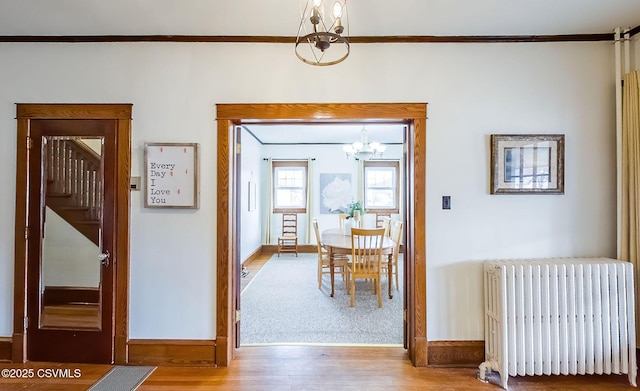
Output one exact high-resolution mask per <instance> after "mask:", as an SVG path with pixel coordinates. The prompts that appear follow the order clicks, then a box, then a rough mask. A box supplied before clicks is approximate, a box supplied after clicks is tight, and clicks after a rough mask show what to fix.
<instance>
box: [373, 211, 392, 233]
mask: <svg viewBox="0 0 640 391" xmlns="http://www.w3.org/2000/svg"><path fill="white" fill-rule="evenodd" d="M390 224H391V215H388V214H387V215H385V214H376V228H384V236H389V227H390Z"/></svg>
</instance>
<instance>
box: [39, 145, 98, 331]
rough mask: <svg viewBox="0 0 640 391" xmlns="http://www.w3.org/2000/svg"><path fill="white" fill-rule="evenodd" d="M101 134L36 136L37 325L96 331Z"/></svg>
mask: <svg viewBox="0 0 640 391" xmlns="http://www.w3.org/2000/svg"><path fill="white" fill-rule="evenodd" d="M102 145H103V138H101V137H100V138H81V137H61V136H45V137H43V138H42V182H41V183H42V187H43V189H42V192H41V194H42V198H41V204H42V223H43V229H42V242H41V246H42V256H41V270H42V275H41V279H40V293H41V300H40V303H41V306H40V309H41V314H40V327H41V328H63V329H92V330H99V329H101V324H102V322H101V312H102V311H101V310H100V305H101V300H100V298H101V294H100V293H101V292H100V289H101V284H100V281H101V270H102V267H101V261H100V255H101V253H102V251H101V236H102V235H101V234H102V205H103V187H102V184H103V171H102V167H103V165H102Z"/></svg>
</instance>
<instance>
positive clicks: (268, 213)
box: [235, 121, 407, 347]
mask: <svg viewBox="0 0 640 391" xmlns="http://www.w3.org/2000/svg"><path fill="white" fill-rule="evenodd" d="M236 131H237V132H239V134H240V137H239V139H237V144H238V145H236V150H238V151H240V152H239V155H240V161H239V163H238V167H237V170H236V178H235V180H236V183H240V184H242V185H241V186H239V187H238V191H239V192H240V193H241V197H240V198H239V202H240V207H239V208H238V213H239V218H238V224H239V226H240V227H239V230H240V232H241V234H240V235H239V238H240V244H239V249H240V251H239V258H240V259H239V262H245V261H246V260H247V258H248V257H252V259H251V261H250V262H245V263H244V264H243V265H242V266H243V273H242V275H241V293H240V299H241V300H240V301H241V303H240V306H239V308H240V311H241V319H242V322H241V327H240V334H241V335H240V346H241V347H246V346H256V345H264V344H328V345H345V346H348V345H367V346H396V347H402V346H405V341H404V337H405V335H404V334H405V333H404V324H403V310H404V308H403V301H404V285H405V284H404V279H403V277H404V273H403V271H404V267H403V263H402V261H403V256H402V254H398V255H399V256H398V258H399V261H400V262H393V261H392V268H391V270H390V271H391V274H392V275H393V276H395V278H391V287H390V292H391V294H390V295H388V294H387V292H388V289H387V288H388V283H389V282H388V278H387V274H388V273H387V269H386V260H387V255H386V254H385V256H384V259H385V263H384V265H383V277H382V279H381V280H382V286H383V289H381V291H382V293H383V294H382V305H381V307H378V303H377V296H376V295H375V294H372V292H373V290H372V286H367V281H364V280H358V281H357V283H356V289H355V296H356V298H355V303H354V306H353V307H350V295H349V292H348V291H347V289H346V287H347V284H346V280H345V278H344V275H342V274H341V273H338V272H339V270H336V277H335V278H334V285H335V295H333V296H331V278H330V274H329V273H327V271H328V269H327V268H326V267H325V270H324V271H325V273H322V274H319V270H318V262H319V261H318V248H317V245H316V243H317V239H316V235H315V232H314V229H313V228H312V221H313V220H315V223H316V224H317V226H318V236H322V235H324V234H325V233H326V234H330V233H332V232H334V231H336V230H338V231H340V230H341V228H340V225H341V221H340V219H339V216H340V214H341V213H349V212H350V210H349V209H350V208H349V204H350V203H352V202H354V201H355V200H358V202H359V204H360V205H359V206H358V207H359V208H361V210H358V218H357V223H356V224H357V225H358V227H361V228H375V227H377V226H380V225H381V223H380V222H379V221H377V218H378V217H379V218H380V219H384V217H382V216H383V215H386V216H387V217H388V218H389V219H392V220H393V221H394V223H396V222H397V223H400V222H402V223H403V222H404V221H405V213H404V210H405V208H404V205H403V204H404V194H405V193H406V182H405V181H404V176H403V175H402V169H401V168H402V167H404V164H403V161H402V160H403V151H404V150H405V148H404V147H405V144H404V140H405V138H406V137H405V133H406V132H407V126H406V125H405V124H404V123H403V122H394V123H391V122H386V121H385V122H384V123H375V122H349V123H320V122H314V123H305V124H290V123H284V124H280V123H268V124H264V123H260V124H243V125H242V126H240V127H238V128H237V129H236ZM364 132H366V133H364ZM363 137H365V138H366V139H367V141H366V142H371V143H380V144H382V145H383V146H384V148H385V149H384V152H382V153H378V154H376V155H375V156H373V157H371V158H363V157H360V159H354V158H353V156H348V155H346V154H345V151H344V148H343V147H344V146H345V145H351V144H352V143H353V142H357V141H361V140H362V138H363ZM374 145H375V144H374ZM380 149H382V148H380ZM299 165H300V167H299ZM278 172H279V173H280V174H278ZM269 178H270V179H271V180H270V179H269ZM279 178H280V179H279ZM364 178H369V180H365V179H364ZM271 181H272V182H273V185H272V183H271ZM374 181H375V182H374ZM280 182H282V186H278V183H280ZM285 182H286V183H285ZM247 183H249V186H247ZM251 184H253V185H254V186H256V185H257V188H258V191H257V197H255V195H253V194H249V193H248V192H249V190H250V189H251ZM275 190H277V191H278V192H279V194H281V197H279V202H277V204H278V205H275V204H273V203H272V198H271V194H275ZM255 198H257V201H258V202H257V205H255V204H250V202H251V201H252V200H253V201H255ZM284 207H288V208H291V209H294V212H293V214H292V215H291V216H295V222H296V238H297V246H296V247H295V249H297V250H298V251H294V252H293V253H291V252H287V253H284V252H283V253H282V254H279V253H278V252H277V251H276V248H275V245H276V241H277V240H278V238H279V237H280V236H281V234H282V232H283V230H284V227H283V224H284V222H283V218H284V213H285V212H288V211H289V210H285V209H283V208H284ZM355 220H356V219H354V220H351V221H355ZM287 224H289V223H288V222H287ZM403 225H404V224H403ZM400 229H401V228H400ZM390 232H391V231H389V233H390ZM394 232H395V231H394ZM347 239H348V240H350V238H347ZM347 239H345V240H347ZM348 240H347V241H348ZM394 240H397V239H394ZM397 241H400V240H397ZM345 244H349V245H350V243H346V242H345ZM403 248H404V246H403ZM256 249H258V251H259V250H260V249H262V251H261V252H260V253H258V254H256ZM386 250H390V249H386ZM323 251H324V252H325V253H326V248H325V250H323ZM344 251H346V250H344ZM389 255H391V256H392V258H394V259H397V258H396V257H394V256H393V254H391V253H390V254H389ZM326 257H327V255H325V258H326ZM253 258H255V260H254V259H253ZM325 262H326V261H325ZM245 265H248V266H246V267H245ZM245 269H246V270H247V272H248V273H244V270H245ZM398 271H400V273H399V275H398V273H397V272H398ZM318 276H319V280H318ZM316 281H317V282H316Z"/></svg>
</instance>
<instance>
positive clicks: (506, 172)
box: [491, 134, 564, 194]
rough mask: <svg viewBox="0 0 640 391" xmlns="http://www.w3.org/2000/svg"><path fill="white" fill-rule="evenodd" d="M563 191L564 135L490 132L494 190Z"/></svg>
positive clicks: (495, 192)
mask: <svg viewBox="0 0 640 391" xmlns="http://www.w3.org/2000/svg"><path fill="white" fill-rule="evenodd" d="M514 193H517V194H564V135H563V134H526V135H506V134H492V135H491V194H514Z"/></svg>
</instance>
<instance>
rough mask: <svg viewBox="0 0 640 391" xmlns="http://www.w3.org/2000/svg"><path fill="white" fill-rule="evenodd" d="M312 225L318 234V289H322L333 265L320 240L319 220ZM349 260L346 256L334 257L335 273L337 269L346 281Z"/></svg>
mask: <svg viewBox="0 0 640 391" xmlns="http://www.w3.org/2000/svg"><path fill="white" fill-rule="evenodd" d="M311 225H313V230H314V232H315V233H316V243H317V244H318V289H321V288H322V276H323V275H324V274H330V273H331V269H330V267H331V263H330V259H329V253H328V252H327V250H325V248H324V247H323V246H322V242H321V240H320V230H319V229H318V219H313V220H311ZM348 260H349V258H348V257H347V256H346V255H341V256H334V257H333V267H334V273H335V271H336V269H337V270H338V271H339V272H340V274H341V275H342V279H343V280H344V279H345V273H346V266H347V261H348Z"/></svg>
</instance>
